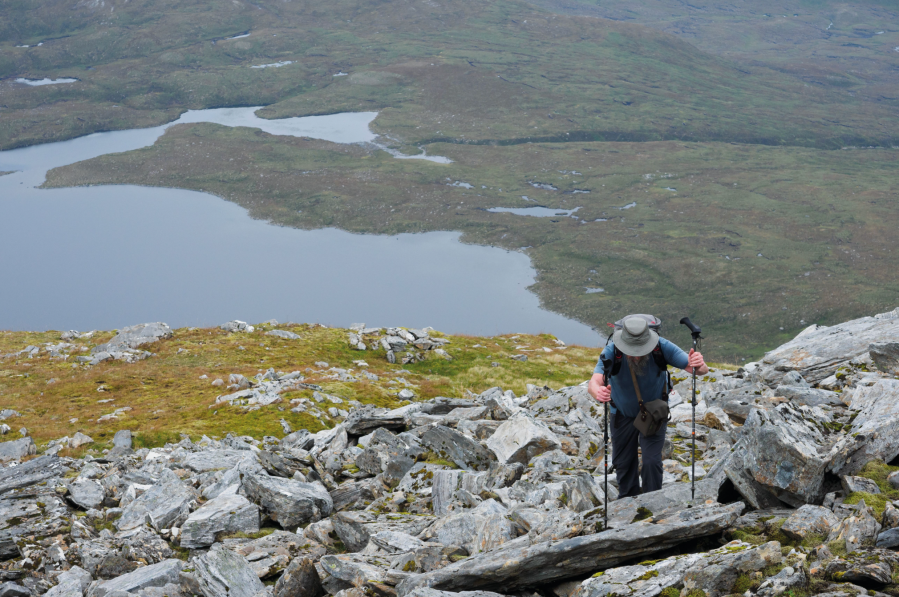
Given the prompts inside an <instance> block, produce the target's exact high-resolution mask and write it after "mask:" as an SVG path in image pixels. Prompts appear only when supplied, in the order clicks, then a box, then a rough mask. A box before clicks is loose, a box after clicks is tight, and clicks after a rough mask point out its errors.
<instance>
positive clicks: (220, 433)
mask: <svg viewBox="0 0 899 597" xmlns="http://www.w3.org/2000/svg"><path fill="white" fill-rule="evenodd" d="M268 329H270V328H269V327H267V326H257V330H256V331H255V332H253V333H251V334H229V333H227V332H224V331H222V330H220V329H218V328H212V329H203V328H199V329H198V328H182V329H177V330H174V336H173V337H172V338H171V339H168V340H162V341H160V342H157V343H155V344H153V346H152V351H153V352H154V353H156V355H155V356H153V357H151V358H148V359H146V360H143V361H139V362H137V363H132V364H127V363H122V362H113V361H107V362H104V363H101V364H99V365H96V366H94V367H83V366H82V367H78V368H75V369H73V368H72V366H71V359H70V360H69V361H68V362H64V361H62V360H50V359H49V358H48V357H46V356H38V357H35V358H33V359H24V360H21V361H16V360H14V359H3V360H0V400H2V403H3V406H4V408H11V409H14V410H16V411H18V412H19V413H21V414H22V416H21V417H17V418H15V419H14V422H15V425H16V426H17V428H18V427H20V426H23V427H26V428H28V429H29V430H30V433H31V435H32V436H33V437H34V439H35V442H36V443H37V444H38V446H39V449H43V447H44V446H45V444H46V442H48V441H50V440H53V439H57V438H60V437H62V436H69V437H71V436H72V435H74V434H75V432H77V431H81V432H82V433H86V434H87V435H89V436H91V437H92V438H93V439H94V440H95V443H94V444H91V445H89V446H85V447H83V448H81V450H82V451H83V452H84V453H91V454H94V455H96V454H97V452H98V451H99V450H100V449H101V448H103V447H111V443H112V438H113V436H114V435H115V432H116V431H118V430H120V429H130V430H131V431H132V433H133V434H134V435H133V440H134V445H135V447H136V448H143V447H146V448H152V447H156V446H160V445H163V444H165V443H167V442H178V441H180V439H181V434H182V433H183V434H186V435H188V436H189V437H190V438H192V439H193V440H198V439H200V438H201V437H202V436H203V435H207V436H210V437H213V438H221V437H224V436H225V434H226V433H228V432H231V433H234V434H235V435H250V436H253V437H257V438H261V437H263V436H266V435H270V436H276V437H282V436H283V435H284V432H283V430H282V428H281V425H280V423H279V421H280V419H282V418H283V419H285V420H286V421H288V422H289V423H290V425H291V426H292V427H293V428H294V429H308V430H310V431H312V432H316V431H319V430H321V429H324V428H326V427H331V426H333V425H334V424H336V423H337V420H336V419H332V418H330V417H329V416H328V415H327V414H326V413H324V414H323V415H322V418H321V419H319V418H315V417H314V416H312V415H311V414H309V413H293V412H291V410H290V408H291V405H290V400H291V399H293V398H307V399H310V400H311V398H312V391H311V390H305V389H304V390H297V391H292V392H287V393H285V394H282V400H283V402H281V403H275V404H272V405H270V406H266V407H263V408H261V409H259V410H256V411H250V412H246V411H244V410H242V409H241V408H240V407H232V406H228V405H227V404H226V403H222V404H216V403H215V399H216V397H217V396H219V395H222V394H227V393H230V390H228V389H227V388H225V387H221V388H218V387H214V386H212V385H211V382H212V381H213V380H214V379H216V378H221V379H223V380H225V381H226V382H227V380H228V375H229V374H231V373H240V374H243V375H245V376H247V377H252V376H253V375H256V374H257V373H260V372H263V371H265V370H266V369H268V368H269V367H272V368H274V369H275V370H276V371H284V372H291V371H296V370H299V371H301V372H303V375H304V377H305V380H306V382H307V383H310V384H317V385H320V386H321V387H322V388H323V391H324V392H325V393H328V394H334V395H338V396H340V397H341V398H343V399H344V400H358V401H360V402H362V403H366V404H373V405H377V406H383V407H398V406H400V405H402V404H406V403H407V402H404V401H400V400H399V399H398V398H397V396H396V391H397V390H396V387H397V386H396V385H391V384H390V383H389V382H390V381H392V380H394V379H395V378H397V377H402V378H404V379H406V380H407V381H409V383H411V384H412V389H413V391H414V392H415V394H416V396H417V398H416V399H419V400H423V399H429V398H434V397H436V396H449V397H457V398H463V397H466V396H467V394H466V391H473V392H476V393H480V392H482V391H484V390H486V389H488V388H490V387H493V386H497V385H500V386H503V387H504V388H505V389H510V390H513V391H514V392H515V393H516V394H518V395H523V394H525V393H526V386H527V384H529V383H533V384H535V385H540V386H542V385H551V386H553V387H561V386H565V385H572V384H577V383H580V382H582V381H584V380H585V379H587V378H588V377H589V376H590V374H591V372H592V370H593V366H594V363H595V358H596V355H595V350H588V349H585V348H579V347H569V348H568V349H566V350H564V351H559V350H555V349H556V348H557V346H556V344H555V342H554V341H553V337H552V336H548V335H543V336H518V337H515V339H511V338H510V337H507V336H497V337H493V338H483V337H473V336H448V339H449V340H450V344H449V345H448V346H447V347H446V349H447V350H448V351H449V352H450V354H452V355H453V356H454V358H453V360H452V361H445V360H443V359H442V358H440V357H438V356H436V355H429V356H428V358H427V359H426V360H424V361H422V362H421V363H416V364H415V365H414V366H413V365H407V366H406V367H404V368H403V367H399V366H397V365H390V364H389V363H388V362H387V359H386V355H385V353H384V351H383V350H378V351H365V352H361V351H357V350H353V349H351V348H350V347H349V345H348V344H347V330H341V329H334V328H323V327H320V326H317V325H293V326H279V329H289V330H291V331H293V332H295V333H297V334H299V335H300V336H301V338H300V339H299V340H283V339H281V338H276V337H272V336H265V335H264V334H265V331H267V330H268ZM112 335H113V334H112V332H104V333H100V334H98V335H96V336H95V337H94V338H92V339H90V340H80V339H79V340H73V341H71V342H72V343H73V344H76V345H78V346H79V348H80V347H87V348H90V347H91V346H96V345H97V344H100V343H103V342H106V341H108V340H109V339H110V338H111V337H112ZM437 335H439V333H438V334H437ZM58 339H59V333H58V332H0V354H7V353H11V352H14V351H17V350H21V348H23V347H24V346H27V345H29V344H33V345H40V344H43V343H45V342H54V343H55V342H58ZM521 343H527V344H529V345H530V346H532V347H533V348H535V349H537V351H539V352H535V353H532V354H533V357H532V358H531V359H530V360H529V361H528V362H526V363H523V362H520V361H514V360H512V359H510V358H508V357H509V356H510V355H512V354H515V352H516V351H515V346H517V345H520V344H521ZM476 345H480V346H479V347H475V346H476ZM238 346H244V347H245V350H238ZM544 346H545V347H547V348H553V349H554V350H553V352H550V353H546V352H543V351H542V350H541V348H542V347H544ZM179 349H183V350H182V352H180V353H179V352H178V351H179ZM266 349H268V350H266ZM75 354H85V352H77V351H76V353H75ZM359 359H364V360H365V361H366V362H367V363H368V364H369V367H368V369H367V370H368V371H370V372H371V373H375V374H376V375H378V376H379V378H380V379H379V380H378V381H368V380H366V381H359V382H356V383H342V382H336V381H334V380H332V379H329V376H330V374H329V372H328V371H327V370H323V369H322V368H320V367H317V366H316V365H315V363H316V362H317V361H325V362H327V363H329V365H330V366H331V367H341V368H344V369H351V370H354V371H355V372H356V374H357V375H358V376H359V377H360V378H361V375H359V372H360V369H359V367H358V366H357V365H355V364H354V363H353V361H356V360H359ZM492 362H498V363H500V365H499V366H498V367H492V366H490V363H492ZM307 368H311V369H312V370H311V371H306V369H307ZM26 374H27V376H26ZM201 375H207V376H208V377H207V379H200V376H201ZM50 379H55V380H56V381H55V382H53V383H50V384H48V383H47V382H48V381H49V380H50ZM363 379H364V378H363ZM101 385H102V386H104V387H105V388H106V391H105V392H97V388H98V387H99V386H101ZM42 393H43V395H42V396H41V394H42ZM37 396H39V397H40V400H35V397H37ZM108 399H112V400H113V402H110V403H100V402H99V400H108ZM325 404H327V403H325ZM124 406H130V407H131V408H132V410H131V411H129V412H127V413H125V414H124V415H123V416H122V417H121V418H119V419H118V420H114V421H108V422H104V423H101V422H98V419H99V417H101V416H102V415H104V414H107V413H109V412H112V411H114V410H115V409H116V408H121V407H124ZM322 410H324V409H322ZM73 419H74V421H72V420H73ZM441 463H443V464H449V463H446V462H441ZM451 466H453V465H451Z"/></svg>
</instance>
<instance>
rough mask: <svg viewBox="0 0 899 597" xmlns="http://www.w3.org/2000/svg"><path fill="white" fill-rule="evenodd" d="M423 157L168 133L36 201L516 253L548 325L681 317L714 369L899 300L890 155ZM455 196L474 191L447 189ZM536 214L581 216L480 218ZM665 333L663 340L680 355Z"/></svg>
mask: <svg viewBox="0 0 899 597" xmlns="http://www.w3.org/2000/svg"><path fill="white" fill-rule="evenodd" d="M426 149H427V151H428V153H429V154H431V155H446V156H449V157H450V158H452V159H453V160H454V163H452V164H449V165H443V164H435V163H431V162H424V161H420V160H397V159H394V158H392V157H390V156H388V155H387V154H386V153H385V152H382V151H371V150H368V149H365V148H363V147H361V146H345V145H337V144H332V143H329V142H325V141H314V140H307V139H301V138H295V137H277V136H272V135H268V134H264V133H261V132H259V131H256V130H252V129H242V128H227V127H222V126H218V125H212V124H198V125H179V126H177V127H172V128H171V129H169V130H168V132H167V133H166V134H165V135H164V136H163V137H161V138H160V140H159V141H158V142H157V143H156V145H154V146H152V147H148V148H146V149H142V150H138V151H134V152H129V153H125V154H118V155H109V156H103V157H99V158H96V159H93V160H89V161H85V162H79V163H77V164H73V165H71V166H67V167H64V168H59V169H56V170H53V171H51V172H50V173H49V175H48V184H49V186H69V185H85V184H103V183H113V184H120V183H132V184H141V185H158V186H166V187H172V186H177V187H183V188H189V189H197V190H204V191H207V192H210V193H213V194H216V195H218V196H220V197H222V198H224V199H227V200H229V201H233V202H235V203H238V204H240V205H242V206H244V207H246V208H247V209H249V210H250V213H251V215H253V216H254V217H257V218H264V219H268V220H271V221H273V222H277V223H280V224H286V225H289V226H295V227H301V228H317V227H322V226H336V227H339V228H342V229H345V230H350V231H358V232H375V233H381V234H386V233H398V232H419V231H427V230H448V229H449V230H462V231H463V232H464V233H465V236H464V240H466V241H468V242H476V243H483V244H491V245H495V246H500V247H505V248H508V249H513V250H520V249H521V248H522V247H525V248H526V249H524V250H525V251H526V252H527V254H528V255H530V256H531V258H532V260H533V262H534V265H535V267H536V268H537V270H538V273H539V276H538V281H537V284H536V286H535V288H534V290H535V291H536V292H537V294H538V295H539V296H540V297H541V299H542V302H543V304H544V305H545V306H546V307H547V308H549V309H552V310H555V311H558V312H561V313H564V314H566V315H569V316H571V317H574V318H576V319H578V320H580V321H583V322H586V323H589V324H591V325H596V326H599V327H603V326H604V324H605V322H607V321H614V320H615V319H617V318H618V317H620V316H622V315H623V314H625V313H629V312H651V313H655V314H657V315H659V316H660V317H662V318H663V320H665V321H669V322H675V321H677V320H679V319H680V318H681V317H683V316H684V315H686V314H689V315H690V316H691V317H693V319H694V320H695V321H699V322H700V323H701V324H703V325H704V327H706V328H707V331H708V332H709V334H708V335H709V339H708V341H707V346H709V347H710V349H711V350H714V352H715V353H716V354H717V355H718V358H720V359H728V360H739V359H740V358H751V357H755V356H758V355H760V354H761V352H762V351H763V350H764V349H765V348H767V347H770V346H773V345H776V344H777V343H778V342H781V341H784V340H786V339H788V338H791V337H792V336H793V335H795V334H796V333H797V332H798V331H799V330H801V329H802V328H804V327H806V326H807V325H810V324H811V323H813V322H816V323H823V324H832V323H836V322H839V321H845V320H848V319H851V318H854V317H860V316H863V315H865V314H867V313H872V312H879V311H884V310H886V309H889V308H892V307H894V306H895V301H896V296H897V295H899V284H897V281H896V277H895V275H894V272H895V271H896V267H897V261H896V260H897V254H899V237H897V236H896V234H895V230H896V229H897V227H899V214H897V213H896V209H895V201H894V198H895V196H896V192H897V186H896V185H897V180H899V177H897V167H899V161H897V158H899V152H897V151H895V150H847V151H822V150H815V149H801V148H781V147H766V146H760V145H732V144H727V143H701V144H700V143H682V142H645V143H564V144H562V143H545V144H539V143H534V144H527V145H512V146H470V145H458V144H440V143H437V144H431V145H428V146H426ZM457 181H458V182H464V183H468V184H469V185H472V187H473V188H471V189H466V188H463V187H459V186H451V185H452V184H453V183H455V182H457ZM535 184H548V185H552V186H554V187H555V188H556V190H547V189H543V188H536V187H535V186H534V185H535ZM575 191H578V192H577V193H575ZM523 197H527V199H524V198H523ZM630 203H636V206H634V207H632V208H629V209H621V208H622V207H624V206H626V205H628V204H630ZM535 205H545V206H548V207H551V208H560V209H569V210H570V209H574V208H576V207H579V208H580V209H579V210H578V211H577V212H576V213H575V214H574V215H575V216H576V217H574V218H572V217H558V218H535V217H527V216H518V215H513V214H509V213H491V212H488V211H486V210H487V209H489V208H492V207H498V206H499V207H531V206H535ZM597 220H606V221H597ZM588 288H603V289H604V292H594V293H587V290H586V289H588ZM677 327H679V326H674V325H672V326H668V327H667V328H666V333H668V334H669V335H671V336H672V337H673V338H674V339H676V340H679V341H682V342H686V341H687V336H686V335H684V334H683V333H682V332H681V330H679V329H676V328H677Z"/></svg>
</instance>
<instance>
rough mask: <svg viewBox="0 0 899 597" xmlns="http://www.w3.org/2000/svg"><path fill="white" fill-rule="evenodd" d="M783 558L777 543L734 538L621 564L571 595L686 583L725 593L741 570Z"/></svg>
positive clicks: (629, 596)
mask: <svg viewBox="0 0 899 597" xmlns="http://www.w3.org/2000/svg"><path fill="white" fill-rule="evenodd" d="M781 560H782V556H781V551H780V543H778V542H777V541H772V542H769V543H766V544H764V545H760V546H758V547H752V546H750V545H749V544H748V543H741V542H740V541H733V542H731V543H729V544H727V545H725V546H724V547H721V548H719V549H715V550H713V551H710V552H706V553H691V554H687V555H682V556H674V557H671V558H666V559H664V560H660V561H657V562H653V563H651V564H647V565H643V564H638V565H634V566H621V567H619V568H612V569H610V570H606V571H605V572H601V573H598V574H597V575H595V576H593V577H591V578H588V579H587V580H585V581H584V582H583V583H581V585H580V586H579V587H578V588H577V589H575V591H574V592H573V593H572V594H571V596H570V597H605V596H606V595H611V594H615V595H619V597H654V596H655V595H658V594H659V593H660V592H661V591H662V589H664V588H666V587H671V586H681V585H682V584H685V582H684V581H685V579H687V583H689V584H690V585H691V588H698V589H701V590H703V591H705V592H706V594H708V595H716V594H727V593H729V592H730V589H731V587H733V584H734V581H735V580H736V578H737V576H738V575H740V574H748V573H751V572H755V571H758V570H762V569H764V568H766V567H768V566H772V565H775V564H779V563H780V562H781Z"/></svg>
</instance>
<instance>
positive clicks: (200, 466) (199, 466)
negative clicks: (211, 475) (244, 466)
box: [181, 450, 255, 473]
mask: <svg viewBox="0 0 899 597" xmlns="http://www.w3.org/2000/svg"><path fill="white" fill-rule="evenodd" d="M248 460H255V458H254V457H253V455H252V454H251V453H250V452H249V450H203V451H202V452H194V453H191V454H188V455H187V456H185V457H184V460H182V462H181V465H182V466H183V467H184V468H186V469H187V470H190V471H193V472H195V473H206V472H209V471H221V470H228V469H232V468H235V467H236V466H237V465H239V464H241V463H243V462H246V461H248Z"/></svg>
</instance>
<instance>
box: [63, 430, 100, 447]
mask: <svg viewBox="0 0 899 597" xmlns="http://www.w3.org/2000/svg"><path fill="white" fill-rule="evenodd" d="M92 443H94V438H92V437H91V436H89V435H85V434H83V433H81V432H80V431H76V432H75V435H73V436H72V437H71V439H69V447H70V448H80V447H81V446H86V445H88V444H92Z"/></svg>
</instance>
